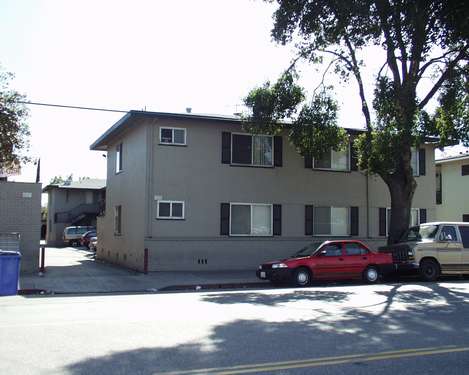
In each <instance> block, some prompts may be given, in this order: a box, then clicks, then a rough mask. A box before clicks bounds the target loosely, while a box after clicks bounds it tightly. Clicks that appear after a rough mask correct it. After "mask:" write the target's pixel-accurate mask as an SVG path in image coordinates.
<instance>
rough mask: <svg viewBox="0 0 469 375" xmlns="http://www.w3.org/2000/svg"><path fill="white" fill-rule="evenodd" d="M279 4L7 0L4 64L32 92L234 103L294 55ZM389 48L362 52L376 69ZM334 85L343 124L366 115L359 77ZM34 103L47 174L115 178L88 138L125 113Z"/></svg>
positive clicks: (127, 103)
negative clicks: (276, 31) (278, 28)
mask: <svg viewBox="0 0 469 375" xmlns="http://www.w3.org/2000/svg"><path fill="white" fill-rule="evenodd" d="M274 10H275V4H269V3H265V2H263V1H259V0H257V1H254V0H197V1H191V0H186V1H182V0H172V1H169V0H168V1H163V0H159V1H158V0H151V1H143V0H133V1H116V0H112V1H106V0H100V1H87V0H80V1H74V0H69V1H60V0H56V1H53V0H0V45H1V46H2V48H1V49H0V64H1V66H2V70H6V71H10V72H12V73H14V74H15V78H14V80H13V81H12V82H11V84H10V86H11V88H13V89H15V90H17V91H19V92H20V93H23V94H25V95H26V96H27V99H28V100H29V101H32V102H41V103H53V104H61V105H74V106H84V107H99V108H110V109H119V110H130V109H137V110H141V109H146V110H148V111H162V112H184V111H185V109H186V108H187V107H191V108H192V112H193V113H209V114H233V113H234V112H238V111H239V109H240V105H241V103H242V98H243V97H245V96H246V94H247V93H248V92H249V90H250V89H252V88H253V87H256V86H259V85H261V84H262V83H263V82H265V81H266V80H271V81H275V79H276V78H277V77H278V76H279V75H280V74H281V72H282V71H283V70H284V69H285V68H286V67H288V66H289V64H290V61H291V60H292V58H293V57H294V51H293V49H292V47H291V46H280V45H277V44H275V43H274V42H273V41H272V40H271V36H270V30H271V28H272V13H273V11H274ZM381 57H382V54H381V52H380V51H377V50H372V51H367V54H366V55H364V56H363V58H364V61H365V62H366V65H367V67H368V68H369V69H370V71H373V70H374V71H376V68H377V67H378V68H379V66H380V64H381V61H382V59H381ZM300 74H301V83H302V84H303V85H304V86H305V87H306V88H307V89H308V90H309V91H312V89H313V88H315V87H316V86H317V84H318V83H319V81H320V79H321V77H322V73H321V72H318V71H316V70H315V69H312V68H311V67H310V66H308V65H306V64H303V65H300ZM327 80H328V82H329V81H330V82H332V83H334V84H336V85H337V82H336V81H335V80H334V77H333V76H328V77H327ZM372 80H373V76H372V75H371V74H369V75H368V76H367V77H366V85H367V87H368V88H369V91H371V82H372ZM336 92H337V94H338V101H339V105H340V107H341V112H340V116H339V122H340V124H341V125H343V126H346V127H363V118H362V115H361V111H360V102H359V100H358V95H357V94H356V87H355V83H354V82H353V81H351V82H350V83H348V84H344V85H337V89H336ZM28 107H29V108H30V117H29V119H28V123H29V126H30V130H31V139H30V142H31V149H30V152H29V155H30V156H31V157H32V158H33V159H37V158H40V159H41V182H42V183H43V185H46V184H47V183H49V181H50V180H51V179H52V178H53V177H54V176H58V175H61V176H68V175H70V174H73V176H74V179H78V178H79V177H84V176H86V177H91V178H105V176H106V159H105V158H104V157H103V153H102V152H97V151H90V150H89V146H90V145H91V144H92V143H93V142H94V141H95V140H96V139H97V138H98V137H99V136H100V135H101V134H102V133H104V131H106V130H107V129H108V128H109V127H110V126H112V125H113V124H114V123H115V122H116V121H117V120H118V119H119V118H120V117H121V116H122V115H123V114H120V113H109V112H96V111H81V110H75V109H59V108H51V107H39V106H32V105H29V106H28ZM35 173H36V171H35V167H34V165H28V166H23V168H22V174H21V175H20V176H16V177H14V178H11V179H12V180H17V181H27V182H33V181H34V180H35Z"/></svg>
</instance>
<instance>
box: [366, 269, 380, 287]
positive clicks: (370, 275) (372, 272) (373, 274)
mask: <svg viewBox="0 0 469 375" xmlns="http://www.w3.org/2000/svg"><path fill="white" fill-rule="evenodd" d="M363 279H364V280H365V281H366V282H367V283H369V284H374V283H376V282H377V281H378V280H379V271H378V268H376V267H375V266H369V267H367V269H366V270H365V272H363Z"/></svg>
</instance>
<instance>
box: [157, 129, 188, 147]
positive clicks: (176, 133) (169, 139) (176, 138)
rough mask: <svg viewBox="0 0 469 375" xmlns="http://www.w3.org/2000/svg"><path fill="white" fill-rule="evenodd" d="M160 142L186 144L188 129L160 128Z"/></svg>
mask: <svg viewBox="0 0 469 375" xmlns="http://www.w3.org/2000/svg"><path fill="white" fill-rule="evenodd" d="M160 143H162V144H165V145H180V146H183V145H185V144H186V129H181V128H160Z"/></svg>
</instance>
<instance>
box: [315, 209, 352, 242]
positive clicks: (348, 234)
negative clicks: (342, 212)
mask: <svg viewBox="0 0 469 375" xmlns="http://www.w3.org/2000/svg"><path fill="white" fill-rule="evenodd" d="M314 207H315V208H319V207H321V208H323V207H329V208H331V209H332V208H346V209H347V234H316V233H314V209H313V234H312V237H333V238H341V237H351V236H350V207H346V206H342V207H339V206H319V205H318V206H314ZM331 224H332V223H331Z"/></svg>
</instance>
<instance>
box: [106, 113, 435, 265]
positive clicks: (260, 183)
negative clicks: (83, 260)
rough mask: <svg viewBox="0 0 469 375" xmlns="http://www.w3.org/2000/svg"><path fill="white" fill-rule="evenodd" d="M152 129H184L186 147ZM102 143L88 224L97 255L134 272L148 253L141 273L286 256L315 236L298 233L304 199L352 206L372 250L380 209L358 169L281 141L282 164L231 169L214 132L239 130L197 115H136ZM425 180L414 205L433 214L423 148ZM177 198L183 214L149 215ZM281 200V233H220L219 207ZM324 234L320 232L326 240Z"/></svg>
mask: <svg viewBox="0 0 469 375" xmlns="http://www.w3.org/2000/svg"><path fill="white" fill-rule="evenodd" d="M160 126H167V127H179V128H186V129H187V146H170V145H160V144H159V128H160ZM130 129H131V130H128V131H127V133H125V134H123V135H120V136H119V139H115V140H114V141H112V142H111V144H110V146H109V149H108V176H107V181H108V183H107V198H106V216H105V217H103V218H100V219H99V221H98V238H99V244H98V258H103V259H107V260H109V261H112V262H116V263H120V264H123V265H126V266H127V267H130V268H134V269H139V270H142V267H143V249H144V248H148V249H149V258H150V259H149V260H150V271H162V270H200V269H206V270H215V269H216V270H220V269H253V268H255V267H256V265H257V264H258V263H260V262H262V261H265V260H269V259H274V258H279V257H283V256H287V255H289V254H291V253H292V252H294V251H295V250H297V249H299V248H300V247H302V246H304V245H305V244H307V243H309V242H311V241H312V240H313V241H323V240H324V239H326V238H325V237H313V238H312V237H310V236H305V235H304V225H305V224H304V215H305V208H304V207H305V205H306V204H312V205H314V206H336V207H350V206H357V207H359V236H358V237H356V238H360V239H364V240H365V242H367V243H368V244H369V245H370V246H372V247H374V248H377V247H378V246H380V245H382V244H384V242H385V238H384V237H379V236H378V208H379V207H389V206H390V200H389V193H388V190H387V188H386V186H385V184H384V183H383V182H382V181H381V179H379V178H377V177H372V178H370V180H369V194H370V197H369V202H370V205H369V219H370V220H369V223H368V227H367V220H366V218H367V210H366V184H367V179H366V176H365V175H364V174H363V173H361V172H356V171H355V172H332V171H317V170H311V169H306V168H304V160H303V158H302V157H301V156H300V155H299V154H298V153H297V152H296V151H295V150H294V148H293V147H292V146H291V145H289V143H288V140H287V137H286V136H284V137H283V166H282V167H275V168H253V167H236V166H230V165H227V164H222V163H221V134H222V132H223V131H230V132H240V131H241V130H240V126H239V124H232V123H226V122H214V121H210V122H208V121H202V120H168V119H152V120H150V119H147V120H141V123H140V125H138V124H133V125H132V126H131V128H130ZM121 140H122V141H123V145H124V146H123V147H124V149H123V155H124V171H123V173H120V174H115V155H116V152H115V146H116V145H117V144H118V143H119V142H120V141H121ZM426 148H427V153H426V176H422V177H418V178H417V183H418V188H417V191H416V194H415V197H414V204H413V206H414V207H415V208H426V209H427V218H428V220H433V219H434V216H435V193H434V191H435V178H434V175H435V170H434V163H433V148H432V147H431V146H426ZM156 199H162V200H178V201H184V202H185V219H184V220H159V219H157V218H156V216H157V200H156ZM222 202H244V203H271V204H281V205H282V235H281V236H275V237H263V238H259V237H257V238H256V237H244V238H240V237H228V236H221V235H220V203H222ZM118 204H121V205H122V210H123V211H122V213H123V222H122V229H123V233H122V235H121V236H115V235H114V234H113V231H114V206H116V205H118ZM328 238H330V237H328Z"/></svg>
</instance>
